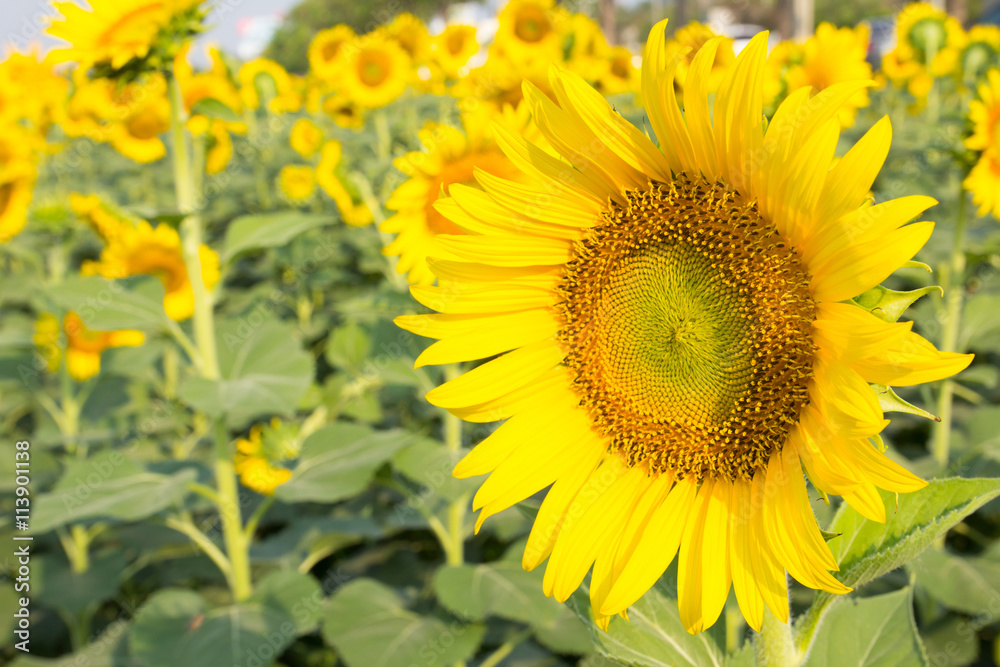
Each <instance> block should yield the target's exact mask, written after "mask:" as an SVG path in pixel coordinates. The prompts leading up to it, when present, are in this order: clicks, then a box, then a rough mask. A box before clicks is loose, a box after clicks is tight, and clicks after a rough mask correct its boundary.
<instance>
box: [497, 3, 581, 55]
mask: <svg viewBox="0 0 1000 667" xmlns="http://www.w3.org/2000/svg"><path fill="white" fill-rule="evenodd" d="M568 16H569V15H568V13H567V12H566V10H565V9H563V8H561V7H557V6H556V4H555V0H510V2H508V3H507V5H506V6H505V7H504V8H503V9H502V10H501V11H500V13H499V14H498V15H497V23H498V25H497V32H496V35H495V36H494V38H493V45H492V46H491V47H490V52H491V55H502V56H503V57H506V58H509V59H511V60H514V61H526V60H539V59H540V60H545V61H548V60H562V46H563V40H562V31H563V29H564V28H563V23H564V22H565V21H566V20H567V18H568Z"/></svg>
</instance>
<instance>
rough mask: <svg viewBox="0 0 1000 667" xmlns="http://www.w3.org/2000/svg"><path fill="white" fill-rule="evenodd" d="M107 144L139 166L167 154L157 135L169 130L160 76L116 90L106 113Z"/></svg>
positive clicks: (164, 83)
mask: <svg viewBox="0 0 1000 667" xmlns="http://www.w3.org/2000/svg"><path fill="white" fill-rule="evenodd" d="M105 120H110V121H111V123H110V124H109V125H108V126H107V128H106V131H107V137H108V141H109V143H110V144H111V145H112V146H114V148H115V150H117V151H118V152H119V153H121V154H122V155H124V156H125V157H127V158H129V159H130V160H134V161H135V162H138V163H140V164H148V163H150V162H155V161H156V160H159V159H160V158H162V157H163V156H165V155H166V154H167V147H166V146H165V145H164V143H163V140H162V139H160V136H161V135H163V134H164V133H165V132H167V131H168V130H169V129H170V102H169V101H168V99H167V83H166V81H165V80H164V78H163V77H162V76H155V77H152V78H150V79H149V80H147V81H146V82H144V83H142V84H139V83H133V84H129V85H128V86H125V87H123V88H119V89H116V91H115V93H114V97H113V98H112V100H111V102H110V104H109V105H108V107H107V109H106V111H105Z"/></svg>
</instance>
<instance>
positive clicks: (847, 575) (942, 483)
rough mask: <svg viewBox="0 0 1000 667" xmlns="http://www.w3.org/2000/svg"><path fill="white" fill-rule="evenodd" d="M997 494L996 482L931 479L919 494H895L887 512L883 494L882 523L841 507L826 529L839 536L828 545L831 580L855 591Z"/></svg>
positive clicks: (999, 490)
mask: <svg viewBox="0 0 1000 667" xmlns="http://www.w3.org/2000/svg"><path fill="white" fill-rule="evenodd" d="M998 495H1000V480H996V479H961V478H957V477H953V478H950V479H936V480H932V481H931V482H930V483H929V484H928V485H927V486H926V487H925V488H923V489H921V490H919V491H916V492H914V493H906V494H900V496H899V508H898V509H896V511H893V509H892V508H893V507H894V506H895V503H896V499H895V497H894V496H893V494H891V493H887V492H884V491H883V492H882V500H883V502H885V504H886V507H887V508H888V510H889V511H888V512H887V517H886V522H885V523H884V524H881V523H876V522H874V521H869V520H868V519H865V518H864V517H862V516H861V515H860V514H858V513H857V512H856V511H854V510H853V509H851V508H850V507H849V506H848V505H847V504H846V503H845V504H844V505H843V506H841V508H840V511H839V512H837V516H835V517H834V519H833V522H832V524H831V525H830V526H829V527H828V528H827V530H829V531H830V532H834V533H841V536H840V537H838V538H837V539H834V540H831V541H830V543H829V544H830V550H831V551H832V552H833V556H834V558H836V560H837V562H838V563H839V564H840V572H839V573H838V574H837V578H838V579H839V580H840V581H842V582H843V583H844V584H846V585H848V586H852V587H855V588H857V587H858V586H862V585H864V584H865V583H867V582H869V581H871V580H872V579H875V578H876V577H880V576H882V575H883V574H885V573H886V572H889V571H890V570H894V569H896V568H897V567H899V566H901V565H903V564H905V563H907V562H909V561H911V560H913V559H914V558H916V557H917V555H918V554H920V552H921V551H923V550H924V549H925V548H926V547H927V546H929V545H930V544H931V543H932V542H933V541H934V539H935V538H937V537H938V536H939V535H942V534H944V533H945V532H946V531H947V530H948V529H949V528H951V527H952V526H954V525H955V524H957V523H958V522H959V521H961V520H962V519H963V518H965V517H966V516H968V515H970V514H972V513H973V512H975V511H976V510H977V509H978V508H979V507H982V506H983V505H984V504H985V503H987V502H989V501H990V500H991V499H993V498H996V497H997V496H998Z"/></svg>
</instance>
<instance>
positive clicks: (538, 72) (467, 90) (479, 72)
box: [450, 54, 551, 111]
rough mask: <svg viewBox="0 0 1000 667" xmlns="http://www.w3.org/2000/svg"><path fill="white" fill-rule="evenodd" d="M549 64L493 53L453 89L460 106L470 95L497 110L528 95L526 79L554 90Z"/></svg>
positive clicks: (541, 60) (519, 101) (476, 101)
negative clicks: (523, 84)
mask: <svg viewBox="0 0 1000 667" xmlns="http://www.w3.org/2000/svg"><path fill="white" fill-rule="evenodd" d="M548 67H549V62H548V61H546V60H544V59H534V60H527V61H514V60H510V59H508V58H506V57H504V56H498V55H495V54H492V55H490V57H489V58H488V59H487V60H486V62H485V63H483V65H482V66H481V67H477V68H475V69H473V70H472V71H471V72H469V75H468V76H466V77H464V78H462V79H459V81H458V83H456V84H455V85H454V86H452V88H451V91H450V92H451V94H452V95H453V96H454V97H456V98H458V99H459V107H462V106H463V101H464V100H466V99H469V100H474V101H475V104H477V105H478V104H479V103H485V104H488V105H489V106H491V107H492V108H493V109H494V110H497V111H499V110H501V109H503V108H505V107H508V106H510V107H516V106H518V105H519V104H520V103H521V100H523V99H524V92H523V91H522V86H521V84H522V82H524V81H530V82H531V83H532V84H533V85H535V86H537V87H539V88H541V89H542V90H543V91H545V92H546V93H551V91H550V90H548V87H549V81H548V76H547V75H546V72H547V71H548ZM470 106H471V105H470Z"/></svg>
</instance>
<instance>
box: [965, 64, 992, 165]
mask: <svg viewBox="0 0 1000 667" xmlns="http://www.w3.org/2000/svg"><path fill="white" fill-rule="evenodd" d="M977 92H978V93H979V97H978V98H977V99H975V100H973V101H972V102H971V103H970V104H969V120H970V121H972V128H973V129H972V136H970V137H969V138H968V139H966V140H965V145H966V147H967V148H970V149H972V150H974V151H985V150H987V149H988V148H990V147H998V146H1000V69H992V70H990V71H989V72H988V73H987V75H986V80H985V81H984V82H983V83H981V84H980V85H979V90H978V91H977Z"/></svg>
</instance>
